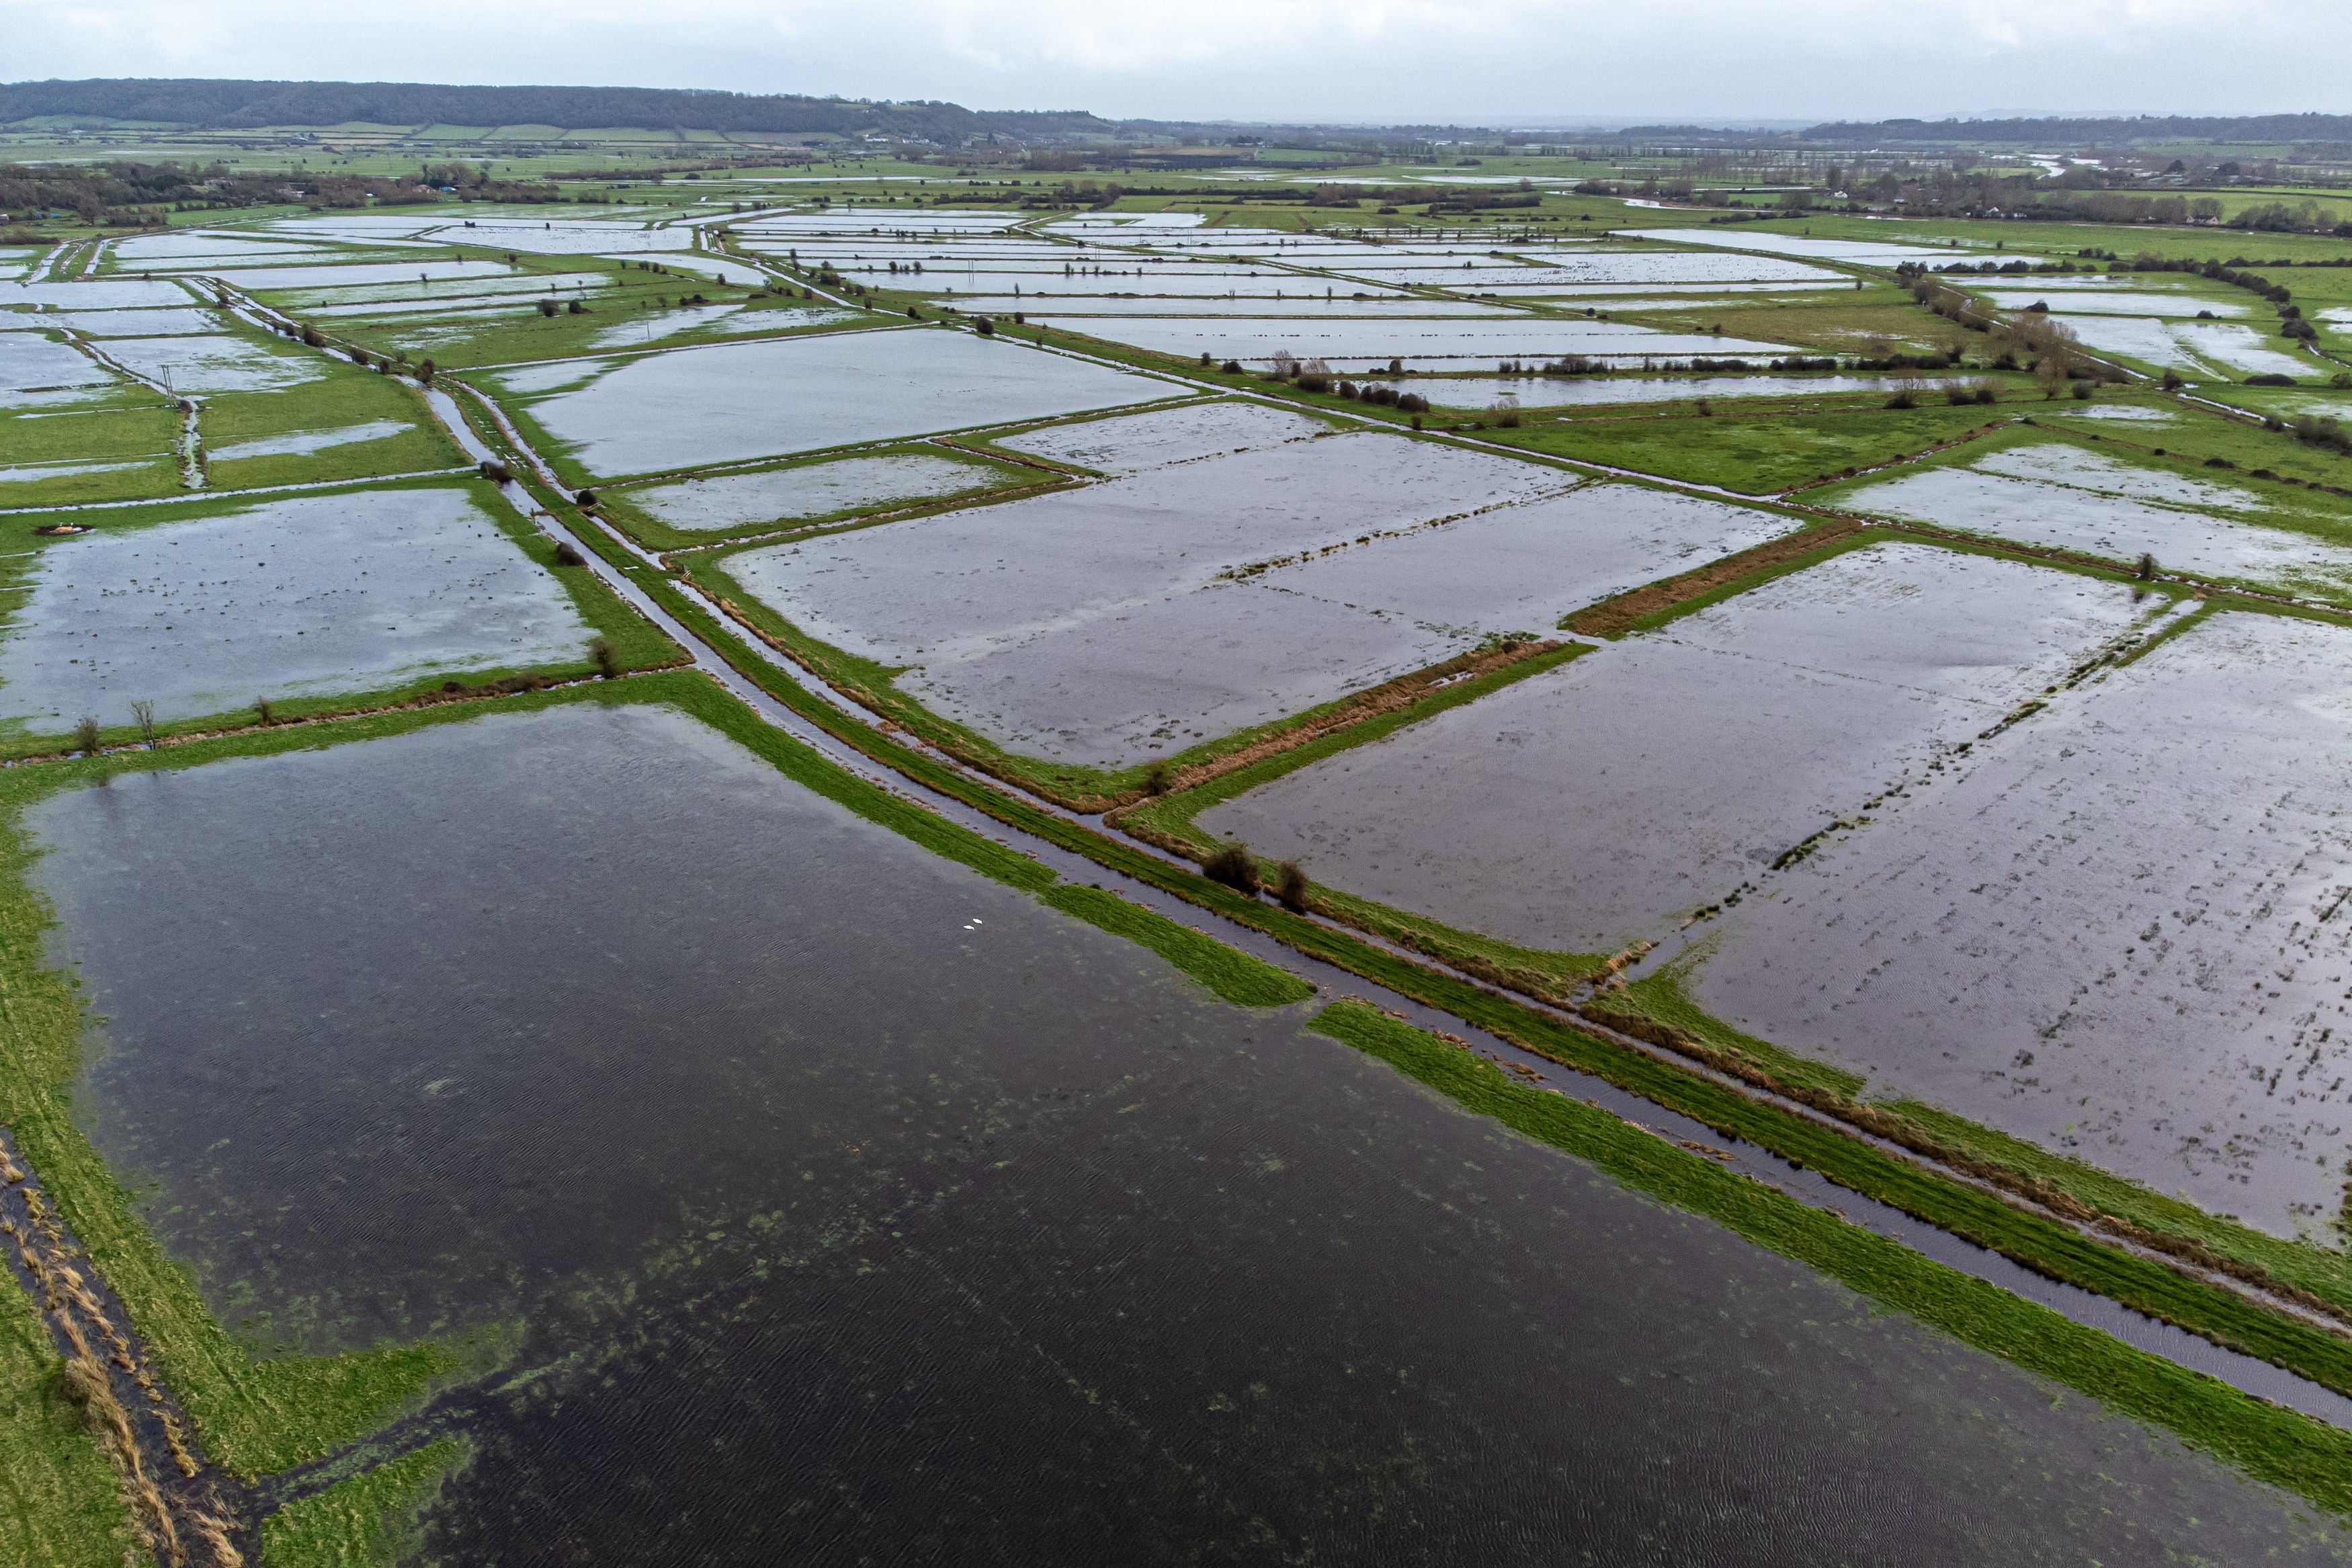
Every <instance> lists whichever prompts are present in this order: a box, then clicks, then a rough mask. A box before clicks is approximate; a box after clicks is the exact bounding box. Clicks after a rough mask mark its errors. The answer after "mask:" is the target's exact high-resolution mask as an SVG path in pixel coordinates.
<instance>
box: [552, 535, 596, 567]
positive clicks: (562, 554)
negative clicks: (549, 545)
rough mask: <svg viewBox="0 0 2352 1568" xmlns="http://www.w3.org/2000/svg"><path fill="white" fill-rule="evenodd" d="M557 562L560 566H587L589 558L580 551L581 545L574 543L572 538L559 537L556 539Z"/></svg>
mask: <svg viewBox="0 0 2352 1568" xmlns="http://www.w3.org/2000/svg"><path fill="white" fill-rule="evenodd" d="M555 564H556V565H558V566H586V565H587V564H588V558H587V557H586V556H583V555H582V554H581V553H580V547H579V546H578V545H575V544H573V543H572V541H571V540H570V539H559V540H557V541H556V546H555Z"/></svg>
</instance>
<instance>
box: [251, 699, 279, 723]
mask: <svg viewBox="0 0 2352 1568" xmlns="http://www.w3.org/2000/svg"><path fill="white" fill-rule="evenodd" d="M253 711H254V713H255V714H256V715H257V716H258V717H259V718H260V720H261V722H262V723H264V724H276V723H277V722H278V709H277V708H276V707H275V706H273V705H272V704H271V703H270V700H269V699H268V697H256V698H254V699H253Z"/></svg>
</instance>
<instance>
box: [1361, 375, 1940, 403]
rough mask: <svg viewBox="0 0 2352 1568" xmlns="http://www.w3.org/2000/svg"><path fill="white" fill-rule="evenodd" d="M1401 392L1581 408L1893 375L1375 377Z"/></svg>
mask: <svg viewBox="0 0 2352 1568" xmlns="http://www.w3.org/2000/svg"><path fill="white" fill-rule="evenodd" d="M1376 379H1377V380H1378V381H1381V382H1387V384H1389V385H1391V386H1393V387H1395V388H1396V389H1397V390H1398V391H1399V392H1418V393H1420V394H1421V395H1422V396H1423V397H1425V398H1427V399H1428V400H1429V401H1430V402H1433V403H1435V404H1436V405H1438V406H1439V407H1440V408H1468V409H1482V408H1486V407H1487V406H1489V405H1490V404H1492V403H1494V402H1496V401H1497V400H1499V399H1502V398H1511V399H1514V400H1516V401H1517V403H1518V404H1519V406H1520V407H1522V408H1581V407H1585V406H1588V405H1605V404H1609V403H1626V402H1679V401H1685V400H1688V399H1691V398H1702V397H1704V398H1743V397H1828V396H1831V395H1832V394H1835V393H1839V392H1884V391H1886V390H1888V389H1890V388H1892V387H1893V386H1894V385H1895V381H1896V378H1895V377H1892V376H1829V375H1822V376H1774V375H1756V376H1675V377H1670V378H1669V377H1652V376H1576V377H1559V376H1460V377H1452V376H1449V377H1445V378H1444V379H1433V378H1431V379H1422V378H1408V379H1406V380H1403V381H1396V382H1391V381H1389V379H1388V378H1387V377H1385V376H1381V377H1378V378H1376Z"/></svg>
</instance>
